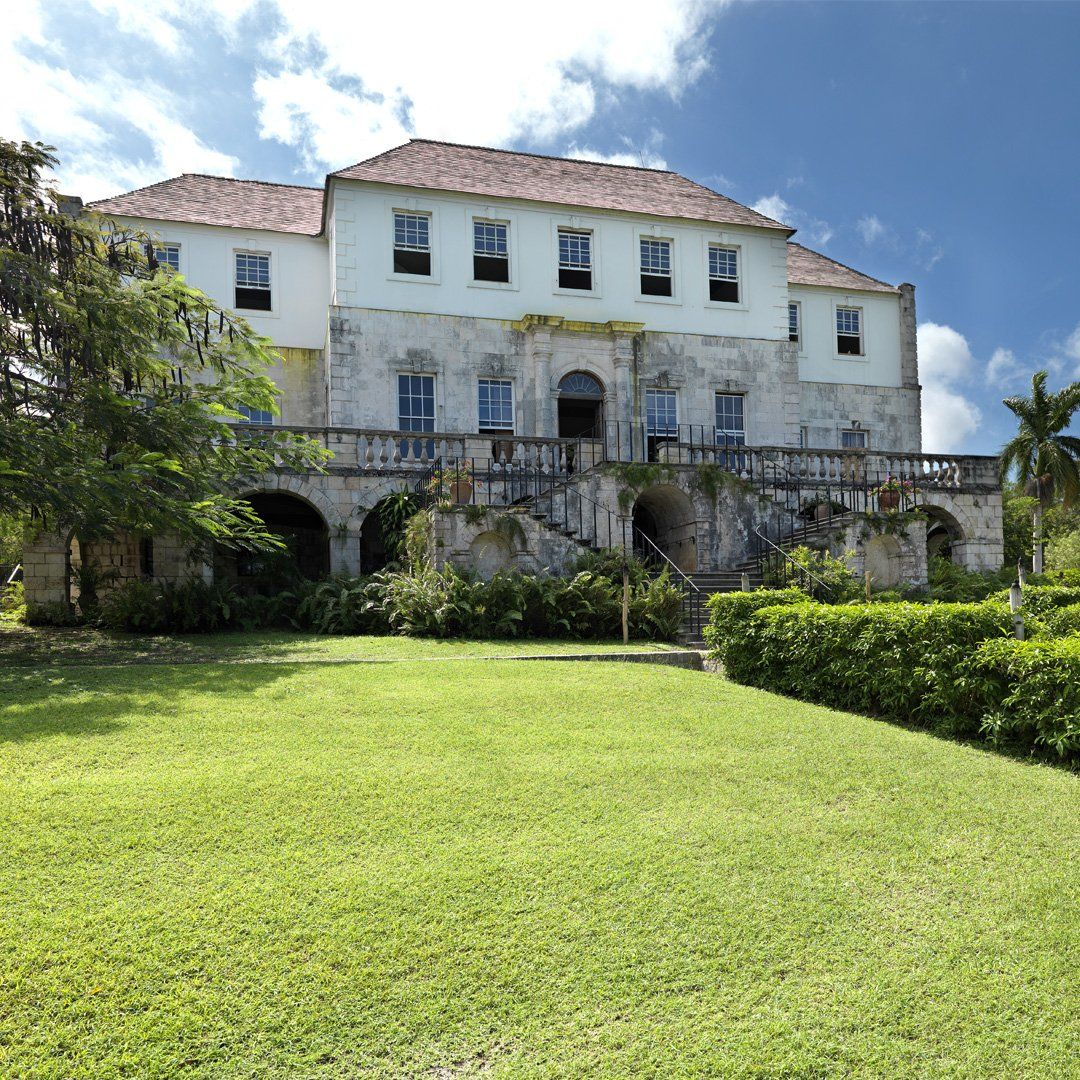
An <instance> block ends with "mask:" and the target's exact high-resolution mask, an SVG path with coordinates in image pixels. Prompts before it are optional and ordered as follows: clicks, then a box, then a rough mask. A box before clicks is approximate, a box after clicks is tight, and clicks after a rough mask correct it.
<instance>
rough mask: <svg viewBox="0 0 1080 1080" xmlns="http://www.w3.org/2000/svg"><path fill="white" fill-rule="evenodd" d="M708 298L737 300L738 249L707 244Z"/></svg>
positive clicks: (729, 302) (731, 302)
mask: <svg viewBox="0 0 1080 1080" xmlns="http://www.w3.org/2000/svg"><path fill="white" fill-rule="evenodd" d="M709 299H710V300H715V301H719V302H721V303H725V304H737V303H738V302H739V249H738V248H730V247H721V246H720V245H719V244H710V245H709Z"/></svg>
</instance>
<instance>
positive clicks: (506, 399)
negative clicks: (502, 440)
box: [478, 379, 514, 434]
mask: <svg viewBox="0 0 1080 1080" xmlns="http://www.w3.org/2000/svg"><path fill="white" fill-rule="evenodd" d="M478 404H479V418H480V431H481V433H482V434H487V433H488V432H496V431H511V432H512V431H513V430H514V389H513V386H512V385H511V383H510V380H509V379H481V380H480V382H479V402H478Z"/></svg>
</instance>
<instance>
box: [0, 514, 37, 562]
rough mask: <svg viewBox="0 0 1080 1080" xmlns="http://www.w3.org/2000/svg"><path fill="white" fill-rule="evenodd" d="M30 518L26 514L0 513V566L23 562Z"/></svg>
mask: <svg viewBox="0 0 1080 1080" xmlns="http://www.w3.org/2000/svg"><path fill="white" fill-rule="evenodd" d="M29 528H30V519H29V518H28V517H27V516H26V515H25V514H0V566H13V565H14V564H16V563H20V562H22V554H23V545H24V543H25V540H26V533H27V530H28V529H29Z"/></svg>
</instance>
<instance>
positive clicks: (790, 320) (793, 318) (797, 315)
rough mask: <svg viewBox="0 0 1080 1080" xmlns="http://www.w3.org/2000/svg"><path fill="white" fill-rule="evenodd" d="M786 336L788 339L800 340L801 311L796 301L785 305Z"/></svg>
mask: <svg viewBox="0 0 1080 1080" xmlns="http://www.w3.org/2000/svg"><path fill="white" fill-rule="evenodd" d="M787 336H788V341H801V340H802V312H801V310H800V307H799V304H798V303H792V304H788V306H787Z"/></svg>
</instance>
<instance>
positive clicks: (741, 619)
mask: <svg viewBox="0 0 1080 1080" xmlns="http://www.w3.org/2000/svg"><path fill="white" fill-rule="evenodd" d="M806 599H807V597H806V593H805V592H803V591H802V589H794V588H792V589H753V590H751V591H750V592H729V593H714V594H713V595H712V596H710V597H709V599H708V600H707V601H706V606H707V607H708V609H709V625H708V626H706V627H705V632H704V636H705V642H706V644H707V645H708V646H709V647H710V648H711V649H712V650H713V655H714V656H715V657H716V658H717V659H718V660H720V661H721V662H722V663H723V665H724V670H725V671H726V672H727V673H728V675H730V676H731V678H733V679H739V678H740V674H739V666H740V663H741V660H742V654H741V653H740V651H739V650H738V648H730V647H729V645H730V644H731V643H735V642H737V641H738V640H739V637H738V630H737V629H733V628H737V627H740V626H742V625H743V624H744V623H745V622H746V620H747V619H749V618H750V616H751V615H753V614H754V613H755V612H757V611H760V610H761V609H762V608H767V607H781V606H785V605H790V604H805V603H806Z"/></svg>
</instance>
